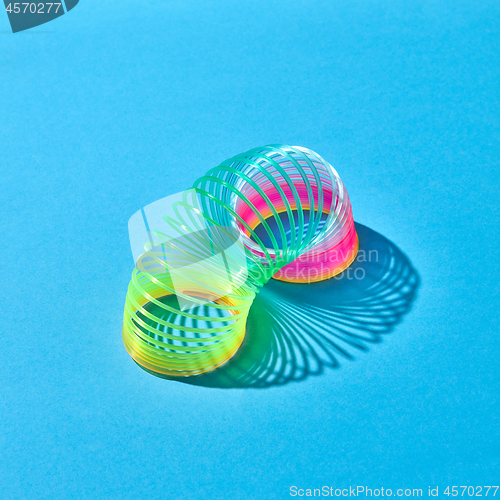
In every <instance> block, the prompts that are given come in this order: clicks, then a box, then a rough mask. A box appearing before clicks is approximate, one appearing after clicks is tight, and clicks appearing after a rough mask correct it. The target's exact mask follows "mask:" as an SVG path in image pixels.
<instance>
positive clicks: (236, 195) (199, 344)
mask: <svg viewBox="0 0 500 500" xmlns="http://www.w3.org/2000/svg"><path fill="white" fill-rule="evenodd" d="M193 193H194V196H195V197H194V198H193ZM163 220H164V222H165V224H166V225H167V226H168V228H169V231H170V234H166V233H165V232H162V231H151V232H152V233H154V234H155V238H157V241H156V242H149V243H145V245H144V253H142V254H141V256H140V257H139V258H138V259H137V262H136V267H135V269H134V271H133V273H132V279H131V281H130V284H129V287H128V292H127V298H126V303H125V313H124V322H123V330H122V335H123V342H124V345H125V347H126V349H127V351H128V353H129V354H130V356H132V358H133V359H134V360H135V361H136V362H137V363H138V364H139V365H140V366H142V367H143V368H145V369H146V370H149V371H152V372H154V373H158V374H162V375H165V376H172V377H176V376H192V375H198V374H201V373H204V372H207V371H210V370H213V369H215V368H216V367H218V366H220V365H222V364H224V363H225V362H226V361H228V360H229V359H230V358H231V357H232V356H233V355H234V354H235V353H236V351H237V350H238V348H239V346H240V345H241V343H242V341H243V338H244V336H245V324H246V320H247V316H248V312H249V309H250V306H251V305H252V302H253V300H254V297H255V294H256V293H258V292H259V290H260V289H261V288H262V286H263V285H264V284H265V283H266V282H267V281H268V280H269V279H270V278H271V277H273V278H274V279H278V280H282V281H288V282H292V283H310V282H314V281H321V280H325V279H328V278H331V277H332V276H334V275H336V274H338V273H340V272H342V271H343V270H344V269H345V268H346V267H348V266H349V265H350V264H351V263H352V262H353V260H354V259H355V257H356V254H357V251H358V237H357V234H356V231H355V228H354V222H353V217H352V210H351V204H350V201H349V196H348V194H347V191H346V189H345V187H344V185H343V183H342V181H341V179H340V177H339V176H338V174H337V172H336V171H335V170H334V169H333V167H332V166H331V165H330V164H329V163H328V162H327V161H325V160H324V159H323V158H321V157H320V156H319V155H317V154H316V153H315V152H313V151H311V150H309V149H306V148H302V147H297V146H294V147H292V146H284V145H270V146H265V147H260V148H256V149H252V150H250V151H248V152H246V153H243V154H240V155H237V156H234V157H233V158H230V159H229V160H226V161H224V162H223V163H221V164H220V165H219V166H218V167H216V168H213V169H212V170H210V171H209V172H208V173H207V174H206V175H204V176H203V177H201V178H199V179H198V180H197V181H196V182H195V183H194V186H193V189H191V190H189V191H186V192H185V194H184V195H183V196H182V198H181V199H179V200H178V201H176V202H175V203H173V215H172V214H171V215H166V216H164V217H163ZM271 226H273V227H271ZM205 233H206V234H209V235H210V236H209V237H207V236H200V235H201V234H203V235H204V234H205ZM263 239H264V240H266V241H263ZM228 241H229V242H230V243H231V245H233V244H234V245H235V246H238V248H240V249H241V251H242V252H244V258H245V259H246V260H245V264H246V270H244V272H243V271H242V267H241V265H240V264H241V261H240V262H239V263H238V262H237V259H233V258H229V259H225V261H224V262H225V266H226V267H225V268H224V266H223V265H221V264H214V265H212V264H210V262H211V261H210V260H206V259H205V260H204V257H205V256H206V255H207V254H208V253H210V252H212V253H211V254H214V252H215V250H217V252H219V250H220V249H223V248H228ZM214 249H215V250H214ZM207 252H208V253H207ZM219 253H220V252H219ZM166 254H168V256H169V258H170V259H171V260H168V259H166V258H165V255H166ZM172 259H174V260H175V261H176V262H177V264H179V262H180V264H179V266H180V267H176V268H174V267H172V265H170V264H171V263H172V262H173V260H172ZM179 270H180V271H179ZM179 276H181V280H182V281H181V283H182V285H180V286H179ZM228 276H229V278H228ZM174 299H177V301H176V300H174ZM182 300H186V301H189V304H192V307H189V308H187V309H186V308H183V307H182V306H181V301H182Z"/></svg>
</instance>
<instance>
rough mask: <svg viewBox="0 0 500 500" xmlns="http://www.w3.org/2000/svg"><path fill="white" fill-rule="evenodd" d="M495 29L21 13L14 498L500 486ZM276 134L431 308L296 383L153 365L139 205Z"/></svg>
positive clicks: (405, 7) (10, 148) (7, 229)
mask: <svg viewBox="0 0 500 500" xmlns="http://www.w3.org/2000/svg"><path fill="white" fill-rule="evenodd" d="M499 29H500V4H499V3H498V2H497V1H489V0H486V1H483V2H472V1H457V0H454V1H448V0H445V1H441V2H431V1H423V0H420V1H415V2H397V1H390V0H381V1H377V2H370V1H364V0H342V1H339V0H335V1H327V0H325V1H305V0H303V1H284V0H278V1H275V2H269V1H267V0H266V1H264V0H255V1H242V0H232V1H214V2H209V1H205V2H200V1H194V0H186V1H182V2H180V1H177V2H172V1H166V0H152V1H151V2H148V3H140V2H139V3H138V2H130V1H123V0H121V1H116V0H109V1H107V2H96V1H92V0H86V1H84V2H80V3H79V5H78V6H77V8H75V9H74V10H73V11H72V12H71V13H69V14H68V15H66V16H63V17H62V18H60V19H57V20H55V21H53V22H51V23H48V24H46V25H44V26H42V27H40V28H35V29H34V30H30V31H26V32H24V33H19V34H15V35H13V34H12V33H10V28H9V25H8V20H7V16H6V15H3V16H0V31H1V33H0V43H1V47H2V50H1V52H0V68H1V76H0V126H1V129H0V144H1V163H0V165H1V167H0V168H1V206H2V217H1V227H2V229H1V239H0V247H1V253H2V270H1V282H2V287H1V290H0V295H1V303H2V308H1V318H2V322H1V324H2V335H1V336H0V366H1V368H0V386H1V387H2V389H1V391H0V412H1V419H0V450H1V452H0V491H1V493H0V496H1V497H2V498H26V499H36V498H50V499H54V498H98V497H103V498H165V499H211V498H218V499H220V498H224V499H225V498H234V499H237V498H242V499H243V498H264V499H268V498H269V499H272V498H288V497H289V488H290V486H292V485H296V486H297V487H299V488H320V487H321V486H323V485H328V486H333V487H339V488H340V487H342V488H345V487H348V486H350V485H351V486H355V485H365V486H368V487H371V488H380V487H384V488H393V489H394V490H395V489H396V488H423V489H424V496H426V494H427V488H428V486H433V487H435V486H439V487H440V492H441V491H442V489H444V487H446V486H447V485H474V486H475V485H491V484H499V482H500V475H499V471H500V452H499V450H500V446H499V423H498V415H499V404H498V395H499V388H500V387H499V368H498V363H499V361H498V359H499V351H500V340H499V324H498V323H499V322H498V309H499V293H498V292H499V288H498V278H499V265H498V253H499V252H498V244H499V242H500V235H499V229H498V227H499V211H498V208H499V203H498V195H499V180H498V178H499V151H500V148H499V116H500V107H499V103H500V102H499V77H500V43H499V42H500V36H499V35H500V33H499ZM276 142H281V143H285V144H298V145H303V146H306V147H309V148H311V149H313V150H315V151H317V152H318V153H319V154H321V155H322V156H323V157H325V158H326V159H328V160H329V161H330V162H331V163H332V164H333V165H334V166H335V168H336V169H337V170H338V172H339V174H340V175H341V177H342V179H343V180H344V182H345V184H346V186H347V188H348V190H349V194H350V197H351V201H352V205H353V211H354V217H355V220H356V221H358V222H360V223H362V224H363V225H365V226H367V227H368V228H370V229H372V230H373V231H376V232H377V233H379V234H381V235H383V236H384V237H385V238H388V239H389V240H390V241H392V242H393V243H394V244H395V245H397V246H398V247H399V248H400V249H401V250H402V251H403V252H404V253H405V254H406V255H407V256H408V258H409V259H410V261H411V263H412V265H413V266H414V268H415V269H416V271H417V272H418V274H419V276H420V287H419V289H418V295H417V298H416V300H414V302H413V305H412V308H411V310H410V312H409V313H408V314H406V315H405V316H404V317H403V318H402V321H401V322H400V323H399V324H398V325H396V326H395V328H394V329H393V330H392V332H391V333H390V335H385V336H383V339H382V341H381V342H380V343H378V344H374V345H371V346H370V348H369V351H367V352H357V354H356V359H355V360H353V361H348V360H345V359H341V360H340V364H341V367H340V368H339V369H326V370H325V371H324V372H323V373H322V374H321V375H318V376H312V375H311V376H308V377H306V378H305V380H302V381H298V382H290V383H287V384H284V385H280V386H273V387H270V388H266V389H253V388H243V389H224V388H209V387H202V386H196V385H188V384H184V383H179V382H170V381H165V380H162V379H158V378H155V377H153V376H151V375H149V374H147V373H145V372H144V371H142V370H141V369H139V368H138V367H137V366H136V365H135V364H134V362H133V361H132V359H131V358H130V357H129V356H128V355H127V353H126V351H125V349H124V348H123V346H122V342H121V332H120V330H121V323H122V314H123V305H124V299H125V293H126V288H127V284H128V280H129V278H130V274H131V270H132V265H133V261H132V258H131V255H130V250H129V242H128V235H127V221H128V218H129V217H130V216H131V215H132V214H133V213H134V212H135V211H136V210H137V209H139V208H140V207H142V206H144V205H146V204H148V203H150V202H152V201H155V200H157V199H159V198H161V197H163V196H166V195H168V194H171V193H175V192H178V191H181V190H183V189H185V188H186V187H188V186H190V185H191V184H192V182H193V181H194V180H195V179H196V178H197V177H199V176H200V175H202V174H203V173H204V172H206V170H208V168H210V167H212V166H215V165H217V164H218V162H220V161H222V160H224V159H225V158H227V157H229V156H231V155H233V154H236V153H239V152H241V151H245V150H247V149H249V148H251V147H254V146H259V145H263V144H268V143H276ZM498 495H500V492H499V493H497V496H498Z"/></svg>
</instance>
